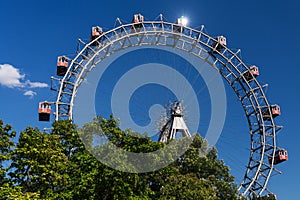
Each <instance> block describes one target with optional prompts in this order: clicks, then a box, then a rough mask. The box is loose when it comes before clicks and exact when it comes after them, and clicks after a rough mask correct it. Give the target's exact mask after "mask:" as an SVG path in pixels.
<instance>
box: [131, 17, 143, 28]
mask: <svg viewBox="0 0 300 200" xmlns="http://www.w3.org/2000/svg"><path fill="white" fill-rule="evenodd" d="M142 22H144V16H143V15H141V14H135V15H133V19H132V23H135V24H134V25H133V27H132V30H135V31H140V29H141V28H142V27H143V24H142Z"/></svg>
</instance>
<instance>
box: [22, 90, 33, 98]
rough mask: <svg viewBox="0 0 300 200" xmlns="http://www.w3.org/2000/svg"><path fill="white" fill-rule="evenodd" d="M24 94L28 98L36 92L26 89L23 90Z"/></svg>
mask: <svg viewBox="0 0 300 200" xmlns="http://www.w3.org/2000/svg"><path fill="white" fill-rule="evenodd" d="M24 95H25V96H29V97H30V98H33V97H34V96H35V95H36V92H34V91H32V90H27V91H26V92H24Z"/></svg>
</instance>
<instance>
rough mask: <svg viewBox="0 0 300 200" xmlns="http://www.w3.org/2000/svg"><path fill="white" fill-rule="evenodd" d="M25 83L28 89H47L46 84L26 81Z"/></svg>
mask: <svg viewBox="0 0 300 200" xmlns="http://www.w3.org/2000/svg"><path fill="white" fill-rule="evenodd" d="M26 83H27V85H28V86H29V87H30V88H46V87H48V84H47V83H41V82H31V81H26Z"/></svg>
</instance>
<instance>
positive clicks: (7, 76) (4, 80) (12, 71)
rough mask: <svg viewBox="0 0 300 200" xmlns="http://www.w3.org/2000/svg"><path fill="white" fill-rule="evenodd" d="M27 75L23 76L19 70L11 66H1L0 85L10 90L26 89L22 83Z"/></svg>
mask: <svg viewBox="0 0 300 200" xmlns="http://www.w3.org/2000/svg"><path fill="white" fill-rule="evenodd" d="M24 77H25V75H24V74H21V73H20V71H19V69H17V68H15V67H13V66H12V65H9V64H3V65H1V64H0V84H1V85H3V86H6V87H9V88H14V87H24V83H22V82H21V80H22V79H24Z"/></svg>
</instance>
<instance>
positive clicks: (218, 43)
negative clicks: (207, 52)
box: [213, 36, 227, 51]
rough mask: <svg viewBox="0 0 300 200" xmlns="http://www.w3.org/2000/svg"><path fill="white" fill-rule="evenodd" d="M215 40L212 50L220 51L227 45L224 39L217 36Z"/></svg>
mask: <svg viewBox="0 0 300 200" xmlns="http://www.w3.org/2000/svg"><path fill="white" fill-rule="evenodd" d="M216 40H217V41H216V42H215V43H214V44H213V48H215V49H216V50H217V51H221V50H222V49H223V48H224V47H225V46H226V45H227V41H226V37H224V36H218V37H217V38H216Z"/></svg>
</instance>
